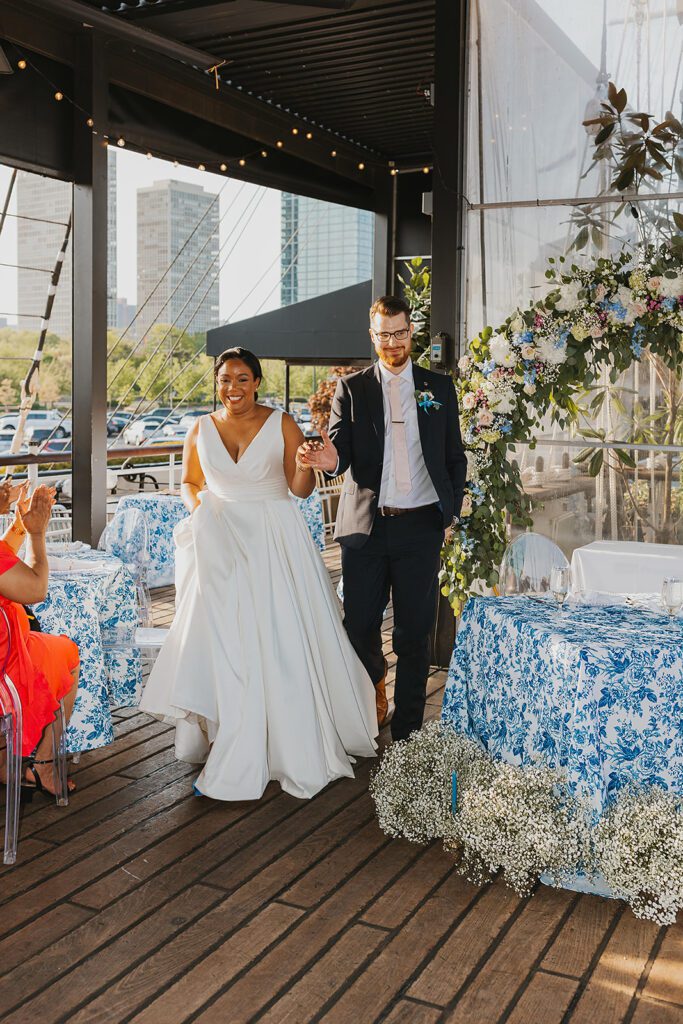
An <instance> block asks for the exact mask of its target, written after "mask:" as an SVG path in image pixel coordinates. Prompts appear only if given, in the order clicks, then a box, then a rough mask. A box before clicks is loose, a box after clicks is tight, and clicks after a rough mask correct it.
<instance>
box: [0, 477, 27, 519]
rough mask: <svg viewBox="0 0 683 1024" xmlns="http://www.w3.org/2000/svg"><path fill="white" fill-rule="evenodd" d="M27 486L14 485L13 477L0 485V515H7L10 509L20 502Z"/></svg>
mask: <svg viewBox="0 0 683 1024" xmlns="http://www.w3.org/2000/svg"><path fill="white" fill-rule="evenodd" d="M26 486H27V485H26V484H13V483H12V480H11V477H10V479H9V480H3V481H2V483H0V515H2V516H4V515H7V513H8V512H9V510H10V507H11V506H12V505H13V504H14V502H15V501H18V500H19V498H20V497H21V495H22V493H23V492H24V489H25V488H26Z"/></svg>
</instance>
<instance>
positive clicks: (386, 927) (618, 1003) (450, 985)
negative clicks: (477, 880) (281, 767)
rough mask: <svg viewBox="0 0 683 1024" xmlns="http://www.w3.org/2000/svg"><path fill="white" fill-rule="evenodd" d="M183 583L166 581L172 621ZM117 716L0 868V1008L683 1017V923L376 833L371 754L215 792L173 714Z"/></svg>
mask: <svg viewBox="0 0 683 1024" xmlns="http://www.w3.org/2000/svg"><path fill="white" fill-rule="evenodd" d="M327 557H328V560H329V564H330V569H331V571H332V572H333V574H334V573H336V571H337V569H336V563H335V553H334V550H332V551H330V552H329V553H328V556H327ZM172 597H173V595H172V592H171V591H170V590H166V591H159V592H157V594H156V596H155V611H156V616H157V621H158V624H164V623H167V622H168V621H170V618H171V616H172V613H173V610H172ZM385 626H386V629H387V642H388V641H389V630H390V627H391V620H390V619H388V620H387V622H386V624H385ZM443 682H444V674H443V673H435V674H434V675H433V676H432V678H431V681H430V697H429V707H428V713H429V715H430V716H432V717H434V716H437V715H438V713H439V708H440V701H441V696H442V692H441V691H442V686H443ZM116 721H117V725H116V733H117V738H116V742H115V743H114V744H113V745H112V746H110V747H107V748H106V749H103V750H99V751H94V752H92V753H90V754H87V755H84V756H83V758H82V761H81V764H80V766H79V767H78V770H77V773H76V774H77V781H78V783H79V790H78V794H77V795H75V796H74V797H73V799H72V802H71V805H70V807H69V808H68V809H59V808H56V807H55V806H54V805H52V804H48V803H47V802H45V801H42V800H39V799H37V800H36V801H35V802H34V804H33V805H32V806H30V807H28V808H27V809H26V811H25V813H24V816H23V820H22V824H21V834H20V846H19V863H18V864H17V865H16V866H15V867H14V868H11V869H7V868H5V869H2V891H1V900H2V902H1V905H0V1019H1V1020H8V1021H12V1022H15V1024H20V1022H22V1024H23V1022H25V1024H52V1022H55V1024H56V1022H69V1024H95V1022H105V1021H107V1022H112V1024H123V1022H126V1021H135V1022H140V1024H142V1022H144V1024H157V1022H158V1024H180V1022H186V1021H201V1022H202V1024H205V1022H210V1021H211V1022H213V1021H215V1022H219V1024H228V1022H230V1024H232V1022H235V1024H236V1022H248V1021H256V1020H258V1021H267V1022H268V1024H277V1022H287V1024H304V1022H308V1021H326V1022H330V1024H333V1022H334V1024H346V1022H348V1024H352V1022H353V1024H371V1022H375V1021H387V1022H391V1024H403V1022H405V1024H436V1022H440V1021H449V1022H453V1024H456V1022H458V1024H460V1022H462V1024H465V1022H467V1024H488V1022H491V1024H493V1022H498V1021H500V1022H502V1021H506V1022H508V1024H561V1022H571V1024H584V1022H585V1024H612V1022H614V1024H617V1022H622V1021H623V1022H633V1024H681V1022H683V928H682V927H681V926H678V925H677V926H675V927H672V928H669V929H660V928H658V927H657V926H655V925H652V924H649V923H646V922H642V921H638V920H636V919H635V918H634V917H633V915H632V913H631V911H630V910H628V909H627V908H625V907H624V906H623V905H622V904H620V903H614V902H611V901H605V900H601V899H598V898H596V897H587V896H577V895H575V894H572V893H569V892H564V891H555V890H552V889H547V888H543V887H541V888H539V890H538V891H537V893H536V894H535V895H534V896H532V897H531V898H529V899H527V900H520V899H518V898H517V897H516V896H515V895H514V894H512V893H511V892H510V891H509V890H508V889H506V888H505V887H504V886H503V885H502V884H501V883H500V882H496V883H494V884H492V885H490V886H488V887H485V888H483V889H475V888H474V887H472V886H470V885H468V884H467V883H465V882H463V881H462V880H461V879H460V878H459V877H458V876H457V875H455V874H454V872H453V871H452V862H451V860H450V859H449V857H447V856H446V855H445V854H444V853H443V852H442V850H441V849H440V848H439V846H438V845H436V844H435V845H432V846H430V847H418V846H412V845H409V844H408V843H405V842H402V841H390V840H389V839H387V837H386V836H384V835H383V834H382V833H381V832H380V830H379V828H378V827H377V825H376V823H375V818H374V813H373V805H372V802H371V801H370V798H369V797H368V794H367V785H368V776H369V773H370V771H371V770H372V767H373V763H372V762H366V763H362V764H361V765H360V766H359V769H358V772H357V778H356V779H355V780H343V781H340V782H337V783H335V784H333V785H332V786H330V787H329V788H328V789H327V790H326V791H325V792H323V793H321V794H320V795H319V796H317V797H316V798H315V799H314V800H312V801H310V802H302V801H298V800H295V799H294V798H292V797H290V796H287V795H285V794H283V793H281V792H280V791H279V789H278V787H277V786H276V785H271V786H270V787H269V788H268V790H267V792H266V794H265V796H264V797H263V798H262V799H261V800H260V801H259V802H258V803H242V804H231V805H221V804H217V803H214V802H212V801H210V800H207V799H203V798H197V797H195V796H193V795H192V788H191V783H192V779H193V775H194V774H195V770H194V769H192V768H191V767H190V766H188V765H185V764H180V763H178V762H176V761H175V759H174V756H173V749H172V740H173V734H172V732H171V731H170V730H169V729H167V728H166V727H164V726H162V725H160V724H158V723H156V722H154V721H152V720H151V719H149V718H148V717H146V716H145V715H143V714H140V713H138V712H137V711H136V710H135V709H126V710H121V711H119V712H117V713H116ZM385 742H386V740H385Z"/></svg>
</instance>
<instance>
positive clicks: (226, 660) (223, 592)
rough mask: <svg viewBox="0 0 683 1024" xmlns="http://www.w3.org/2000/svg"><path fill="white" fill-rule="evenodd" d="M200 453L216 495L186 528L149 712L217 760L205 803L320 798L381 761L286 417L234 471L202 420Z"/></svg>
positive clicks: (271, 421) (181, 752)
mask: <svg viewBox="0 0 683 1024" xmlns="http://www.w3.org/2000/svg"><path fill="white" fill-rule="evenodd" d="M198 452H199V460H200V463H201V466H202V470H203V472H204V476H205V479H206V487H207V489H206V490H204V491H202V492H201V494H200V500H201V503H200V505H199V506H198V508H196V509H195V511H194V512H193V513H192V516H191V517H190V518H189V519H186V520H184V521H183V522H182V523H180V524H179V525H178V526H177V527H176V530H175V540H176V614H175V618H174V621H173V625H172V626H171V631H170V634H169V636H168V638H167V640H166V642H165V644H164V646H163V647H162V649H161V651H160V652H159V656H158V658H157V660H156V663H155V665H154V668H153V670H152V672H151V675H150V677H149V681H148V683H147V686H146V688H145V692H144V695H143V698H142V701H141V707H142V708H143V710H145V711H148V712H149V713H150V714H152V715H155V716H156V717H159V718H162V719H163V720H165V721H168V722H171V723H172V724H174V725H175V726H176V756H177V757H178V758H179V759H180V760H183V761H190V762H193V763H194V762H202V761H205V762H206V763H205V765H204V768H203V770H202V772H201V774H200V776H199V778H198V779H197V782H196V789H197V790H198V791H199V792H200V793H202V794H204V795H206V796H210V797H214V798H215V799H217V800H250V799H257V798H258V797H260V796H261V794H262V793H263V790H264V789H265V787H266V785H267V784H268V782H269V780H270V779H276V780H277V781H279V782H280V784H281V786H282V788H283V789H284V790H286V792H288V793H291V794H292V795H293V796H297V797H311V796H313V795H314V794H315V793H317V792H318V791H319V790H321V789H322V788H323V787H324V786H326V785H327V784H328V783H329V782H331V781H332V780H333V779H337V778H340V777H342V776H353V769H352V767H351V759H350V757H349V755H354V754H355V755H360V756H364V757H371V756H373V755H374V753H375V749H376V744H375V741H374V738H375V736H376V735H377V716H376V710H375V691H374V687H373V685H372V683H371V681H370V679H369V677H368V675H367V673H366V671H365V669H364V668H363V666H362V665H361V663H360V661H359V660H358V658H357V656H356V654H355V652H354V650H353V648H352V646H351V643H350V641H349V640H348V638H347V636H346V632H345V630H344V626H343V624H342V619H341V612H340V610H339V605H338V603H337V598H336V596H335V593H334V590H333V587H332V584H331V581H330V579H329V576H328V574H327V571H326V569H325V566H324V564H323V561H322V559H321V558H320V555H319V553H318V551H317V550H316V548H315V546H314V544H313V541H312V539H311V536H310V534H309V532H308V529H307V527H306V524H305V522H304V520H303V518H302V516H301V513H300V512H299V509H298V508H297V506H296V504H295V503H294V501H293V500H292V499H291V497H290V496H289V493H288V489H287V481H286V478H285V474H284V469H283V456H284V439H283V435H282V413H281V412H278V411H275V412H273V413H271V414H270V416H269V417H268V419H267V420H266V422H265V423H264V425H263V426H262V427H261V430H260V431H259V433H258V434H257V435H256V437H255V438H254V440H253V441H252V442H251V444H250V445H249V447H248V448H247V449H246V451H245V452H244V453H243V455H242V457H241V459H239V461H238V462H237V463H236V462H235V461H234V460H233V458H232V456H231V455H230V454H229V452H228V450H227V448H226V447H225V445H224V444H223V441H222V439H221V436H220V434H219V432H218V429H217V427H216V425H215V423H214V421H213V420H212V418H211V417H210V416H205V417H202V418H201V419H200V421H199V436H198Z"/></svg>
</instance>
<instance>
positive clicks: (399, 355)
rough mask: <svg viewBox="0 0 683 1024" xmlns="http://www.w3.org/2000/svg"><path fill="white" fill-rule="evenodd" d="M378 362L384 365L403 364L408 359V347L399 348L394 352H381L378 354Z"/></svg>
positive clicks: (395, 365) (396, 365) (394, 365)
mask: <svg viewBox="0 0 683 1024" xmlns="http://www.w3.org/2000/svg"><path fill="white" fill-rule="evenodd" d="M379 358H380V362H382V363H384V365H385V366H393V367H399V366H405V364H406V363H407V362H408V360H409V359H410V349H405V348H403V349H401V350H400V351H399V350H396V351H394V352H382V353H381V354H380V357H379Z"/></svg>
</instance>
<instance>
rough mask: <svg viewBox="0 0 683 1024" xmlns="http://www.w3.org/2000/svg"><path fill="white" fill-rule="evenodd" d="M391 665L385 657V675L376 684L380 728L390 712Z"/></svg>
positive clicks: (378, 724)
mask: <svg viewBox="0 0 683 1024" xmlns="http://www.w3.org/2000/svg"><path fill="white" fill-rule="evenodd" d="M388 671H389V666H388V664H387V661H386V658H385V659H384V675H383V676H382V678H381V679H380V681H379V682H378V683H377V684H376V686H375V702H376V705H377V727H378V728H379V729H381V728H382V726H383V725H384V724H385V722H386V720H387V715H388V714H389V701H388V700H387V672H388Z"/></svg>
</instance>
